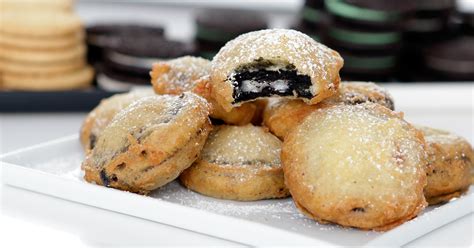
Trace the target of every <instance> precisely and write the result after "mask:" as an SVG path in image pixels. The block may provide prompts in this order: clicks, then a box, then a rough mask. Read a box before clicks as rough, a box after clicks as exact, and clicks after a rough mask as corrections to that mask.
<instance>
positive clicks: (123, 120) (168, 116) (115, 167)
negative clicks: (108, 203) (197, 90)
mask: <svg viewBox="0 0 474 248" xmlns="http://www.w3.org/2000/svg"><path fill="white" fill-rule="evenodd" d="M208 108H209V106H208V103H207V102H206V101H205V99H203V98H202V97H199V96H197V95H195V94H192V93H183V94H182V95H180V96H171V95H163V96H149V97H145V98H143V99H140V100H138V101H136V102H134V103H133V104H131V105H130V106H128V107H127V108H125V109H124V110H122V111H121V112H119V113H118V114H117V115H116V116H115V117H114V118H113V119H112V121H111V123H110V124H109V125H108V126H107V127H106V128H105V129H104V130H103V131H102V133H101V134H100V135H99V137H98V140H97V143H96V145H95V147H94V149H92V151H91V152H90V153H89V154H88V155H87V158H86V160H85V161H84V163H83V164H82V168H83V169H84V170H85V176H84V178H85V179H86V180H87V181H88V182H95V183H97V184H99V185H104V186H107V187H112V188H117V189H121V190H127V191H131V192H137V193H142V194H146V193H148V192H149V191H151V190H154V189H156V188H158V187H161V186H163V185H165V184H166V183H168V182H170V181H172V180H174V179H175V178H177V177H178V176H179V174H180V173H181V172H182V171H183V170H184V169H186V168H188V167H189V166H190V165H191V164H192V163H193V162H194V160H196V158H197V157H198V155H199V152H200V151H201V149H202V147H203V146H204V143H205V141H206V139H207V136H208V134H209V132H210V130H211V124H210V121H209V118H208V115H209V109H208Z"/></svg>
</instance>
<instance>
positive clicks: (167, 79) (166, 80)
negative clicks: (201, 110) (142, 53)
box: [150, 56, 257, 125]
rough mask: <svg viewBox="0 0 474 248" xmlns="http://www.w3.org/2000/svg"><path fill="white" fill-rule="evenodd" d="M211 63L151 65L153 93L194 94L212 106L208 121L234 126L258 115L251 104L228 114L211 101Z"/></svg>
mask: <svg viewBox="0 0 474 248" xmlns="http://www.w3.org/2000/svg"><path fill="white" fill-rule="evenodd" d="M209 70H210V61H209V60H207V59H203V58H198V57H191V56H185V57H180V58H177V59H173V60H170V61H164V62H160V63H156V64H154V65H153V69H152V71H151V72H150V76H151V83H152V85H153V89H154V90H155V92H156V93H157V94H159V95H162V94H171V95H179V94H181V93H183V92H187V91H189V92H194V93H196V94H198V95H200V96H202V97H204V98H206V99H207V101H208V102H209V103H210V105H211V117H212V118H214V119H219V120H223V121H224V122H225V123H228V124H233V125H245V124H248V123H250V121H251V120H252V119H253V118H254V115H255V113H256V111H257V106H256V105H255V104H254V103H247V104H243V105H242V106H240V107H238V108H234V109H232V110H231V111H226V110H224V109H223V108H222V107H221V106H219V104H217V102H216V100H215V99H213V98H212V97H211V89H210V87H209V77H208V75H209Z"/></svg>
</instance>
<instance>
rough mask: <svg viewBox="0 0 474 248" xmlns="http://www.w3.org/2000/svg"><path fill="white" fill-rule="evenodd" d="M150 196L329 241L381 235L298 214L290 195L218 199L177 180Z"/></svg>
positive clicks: (369, 237)
mask: <svg viewBox="0 0 474 248" xmlns="http://www.w3.org/2000/svg"><path fill="white" fill-rule="evenodd" d="M150 196H151V197H153V198H157V199H160V200H164V201H168V202H173V203H177V204H180V205H184V206H189V207H192V208H197V209H201V210H205V211H208V212H211V213H216V214H221V215H226V216H232V217H237V218H241V219H245V220H249V221H252V222H257V223H262V224H267V225H271V226H273V227H276V228H282V229H284V230H290V231H293V232H296V233H300V234H304V235H317V234H321V235H322V236H321V237H319V238H321V239H323V240H328V241H332V242H338V243H340V242H341V241H340V240H339V241H338V239H340V237H341V235H348V234H350V233H354V234H356V233H357V234H362V235H361V236H360V237H359V238H361V239H362V240H370V239H373V238H374V237H376V236H378V235H380V233H376V232H367V231H359V230H355V229H350V228H341V227H339V226H336V225H331V224H320V223H318V222H316V221H314V220H312V219H310V218H307V217H306V216H304V215H303V214H301V212H300V211H299V210H298V209H297V208H296V207H295V205H294V203H293V201H292V200H291V198H285V199H272V200H260V201H251V202H239V201H232V200H221V199H215V198H211V197H207V196H203V195H201V194H198V193H195V192H193V191H191V190H188V189H186V188H184V187H183V186H181V185H180V184H179V183H178V182H172V183H170V184H168V185H166V186H165V187H163V188H160V189H158V190H156V191H154V192H152V194H151V195H150ZM348 242H350V241H348ZM342 243H345V242H342Z"/></svg>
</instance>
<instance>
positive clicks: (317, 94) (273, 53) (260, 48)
mask: <svg viewBox="0 0 474 248" xmlns="http://www.w3.org/2000/svg"><path fill="white" fill-rule="evenodd" d="M262 59H263V60H266V61H271V62H276V63H279V64H280V63H282V64H287V65H292V66H294V67H295V69H296V70H297V71H298V74H299V75H307V76H308V77H309V78H310V79H311V83H312V86H311V94H312V95H313V97H312V98H311V99H306V98H305V99H304V100H305V101H306V102H307V103H309V104H316V103H318V102H320V101H322V100H323V99H325V98H327V97H329V96H331V95H333V94H334V93H336V90H337V88H338V85H339V82H340V77H339V70H340V69H341V67H342V65H343V59H342V58H341V56H339V54H338V53H337V52H336V51H333V50H331V49H329V48H328V47H326V46H324V45H322V44H320V43H318V42H316V41H314V39H312V38H311V37H309V36H307V35H305V34H303V33H301V32H298V31H295V30H289V29H267V30H260V31H254V32H249V33H246V34H243V35H240V36H239V37H237V38H235V39H234V40H231V41H229V42H228V43H227V44H226V45H225V46H224V47H222V48H221V50H220V51H219V53H217V55H216V56H215V57H214V58H213V60H212V68H211V73H210V76H211V82H212V94H213V97H214V98H215V99H216V100H217V102H218V103H219V104H220V105H222V107H223V108H224V109H225V110H227V111H230V110H231V109H232V108H233V107H236V106H239V105H240V104H241V103H234V100H235V99H234V96H233V89H234V86H233V83H232V81H231V80H230V76H231V75H232V74H233V73H234V72H235V71H236V70H237V69H238V68H242V67H244V66H246V65H249V64H252V63H255V62H256V61H259V60H262ZM290 98H294V96H292V97H290Z"/></svg>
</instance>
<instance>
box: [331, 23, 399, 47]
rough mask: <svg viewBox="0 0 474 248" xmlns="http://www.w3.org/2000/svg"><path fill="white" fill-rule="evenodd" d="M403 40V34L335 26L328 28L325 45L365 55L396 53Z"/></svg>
mask: <svg viewBox="0 0 474 248" xmlns="http://www.w3.org/2000/svg"><path fill="white" fill-rule="evenodd" d="M402 39H403V35H402V33H401V32H397V31H371V30H365V29H363V28H358V27H350V28H349V27H344V26H339V25H337V24H333V25H331V26H330V27H329V28H328V31H327V34H326V36H325V43H327V44H330V46H331V47H338V48H341V49H347V50H354V51H359V52H365V53H372V52H376V53H380V52H385V51H390V52H392V53H394V52H395V53H396V52H397V51H398V49H399V48H400V46H401V43H402ZM336 50H337V49H336Z"/></svg>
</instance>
